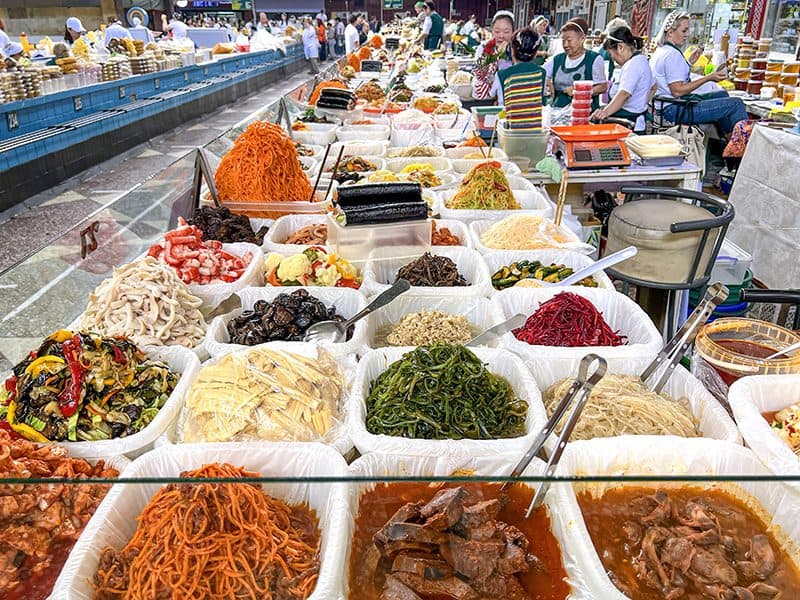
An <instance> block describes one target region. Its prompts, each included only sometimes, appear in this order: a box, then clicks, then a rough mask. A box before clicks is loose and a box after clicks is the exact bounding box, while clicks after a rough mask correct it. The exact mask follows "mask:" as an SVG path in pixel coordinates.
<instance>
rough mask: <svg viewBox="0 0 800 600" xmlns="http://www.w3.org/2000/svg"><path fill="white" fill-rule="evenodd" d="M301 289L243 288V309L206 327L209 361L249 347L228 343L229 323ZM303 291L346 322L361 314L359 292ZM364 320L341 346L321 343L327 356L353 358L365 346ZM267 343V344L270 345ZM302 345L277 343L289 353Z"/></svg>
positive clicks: (361, 305) (332, 289)
mask: <svg viewBox="0 0 800 600" xmlns="http://www.w3.org/2000/svg"><path fill="white" fill-rule="evenodd" d="M298 289H301V288H296V287H271V286H268V287H258V288H246V289H244V290H242V291H241V292H239V294H238V295H239V297H240V298H241V299H242V308H237V309H236V310H234V311H231V312H229V313H226V314H224V315H220V316H218V317H214V320H212V321H211V324H210V325H209V326H208V331H207V332H206V338H205V347H206V350H207V351H208V353H209V354H210V355H211V357H212V358H216V357H218V356H224V355H226V354H228V353H230V352H232V351H235V350H244V349H245V348H250V347H251V346H245V345H242V344H235V343H232V342H231V341H230V336H229V335H228V323H229V322H230V320H231V319H233V318H234V317H238V316H239V315H241V314H242V312H243V311H246V310H253V305H255V303H256V302H257V301H259V300H266V301H267V302H272V301H274V300H275V298H277V297H278V296H280V295H281V294H291V293H292V292H294V291H296V290H298ZM302 289H305V290H306V291H307V292H308V294H309V295H310V296H311V297H313V298H316V299H317V300H320V301H321V302H322V303H324V304H325V306H327V307H329V308H330V307H335V308H336V312H337V313H338V314H340V315H341V316H343V317H344V318H345V319H349V318H350V317H352V316H354V315H355V314H356V313H358V312H360V311H361V310H362V309H363V308H364V307H365V306H366V305H367V300H366V298H365V297H364V295H363V294H362V293H361V292H359V291H358V290H353V289H350V288H337V287H331V288H324V287H308V288H302ZM366 331H367V320H366V319H362V320H361V321H359V322H358V323H356V324H355V326H354V329H353V336H352V337H351V338H350V339H349V340H348V341H344V342H338V343H323V344H321V345H322V346H323V347H324V348H325V349H326V350H327V351H328V352H330V353H331V355H332V356H334V357H337V358H338V357H346V356H350V355H353V354H355V353H356V352H357V351H358V350H359V348H361V347H362V346H363V345H364V344H365V343H366ZM269 343H270V342H267V344H269ZM298 344H303V345H305V344H306V342H280V345H281V348H283V349H286V350H288V351H289V352H291V351H292V350H291V348H292V347H293V346H295V345H298Z"/></svg>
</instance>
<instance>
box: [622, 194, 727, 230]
mask: <svg viewBox="0 0 800 600" xmlns="http://www.w3.org/2000/svg"><path fill="white" fill-rule="evenodd" d="M713 216H714V215H713V214H712V213H711V212H709V211H708V210H706V209H705V208H702V207H700V206H695V205H694V204H686V203H685V202H679V201H676V200H662V199H645V200H636V201H634V202H626V203H625V204H623V205H621V206H618V207H616V208H615V209H614V210H613V211H612V213H611V217H610V222H611V221H618V223H619V224H624V225H625V226H626V227H624V228H625V229H628V230H629V231H630V230H635V231H641V232H642V233H643V234H644V235H645V236H647V237H650V236H652V235H653V234H655V233H663V234H670V230H669V226H670V225H672V224H673V223H681V222H683V221H698V220H701V219H710V218H713ZM610 222H609V225H610Z"/></svg>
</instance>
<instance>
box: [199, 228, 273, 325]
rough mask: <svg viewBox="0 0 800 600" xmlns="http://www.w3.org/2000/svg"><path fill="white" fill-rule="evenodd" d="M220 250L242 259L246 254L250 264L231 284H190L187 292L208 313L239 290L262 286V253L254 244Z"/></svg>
mask: <svg viewBox="0 0 800 600" xmlns="http://www.w3.org/2000/svg"><path fill="white" fill-rule="evenodd" d="M222 249H223V250H224V251H225V252H229V253H230V254H233V255H235V256H239V257H244V256H246V255H247V254H248V253H249V254H250V255H251V258H250V262H249V263H248V264H247V268H246V269H245V271H244V273H242V276H241V277H239V279H237V280H236V281H233V282H231V283H207V284H205V285H200V284H196V283H192V284H190V285H189V291H190V292H191V293H192V294H194V295H195V296H197V297H198V298H200V299H201V300H202V301H203V309H204V310H206V311H210V310H212V309H214V308H216V307H217V306H219V305H220V304H222V303H223V302H225V300H227V299H228V298H230V297H231V296H233V295H234V294H235V293H236V292H238V291H239V290H243V289H244V288H246V287H251V286H256V285H264V272H263V271H264V270H263V267H262V263H263V256H264V253H263V252H262V251H261V248H259V247H258V246H256V245H255V244H248V243H246V242H236V243H234V244H222Z"/></svg>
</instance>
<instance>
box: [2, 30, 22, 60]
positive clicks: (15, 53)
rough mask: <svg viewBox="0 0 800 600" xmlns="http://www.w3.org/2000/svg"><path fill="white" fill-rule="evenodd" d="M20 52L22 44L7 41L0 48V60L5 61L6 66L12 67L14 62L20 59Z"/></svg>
mask: <svg viewBox="0 0 800 600" xmlns="http://www.w3.org/2000/svg"><path fill="white" fill-rule="evenodd" d="M0 33H2V32H0ZM6 37H8V36H6ZM22 52H23V48H22V44H18V43H17V42H11V41H9V42H8V43H7V44H5V45H3V46H0V59H2V60H5V62H6V65H8V66H13V65H14V63H15V62H16V60H17V59H18V58H21V57H22Z"/></svg>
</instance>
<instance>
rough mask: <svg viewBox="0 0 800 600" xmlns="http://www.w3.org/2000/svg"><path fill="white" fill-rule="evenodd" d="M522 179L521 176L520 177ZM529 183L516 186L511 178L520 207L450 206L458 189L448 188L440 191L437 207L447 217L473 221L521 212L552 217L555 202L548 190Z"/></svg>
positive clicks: (512, 187)
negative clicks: (470, 207)
mask: <svg viewBox="0 0 800 600" xmlns="http://www.w3.org/2000/svg"><path fill="white" fill-rule="evenodd" d="M518 179H521V178H518ZM526 183H527V184H528V185H525V186H522V187H514V186H515V185H517V184H518V182H517V181H514V180H510V179H509V184H511V192H512V193H513V194H514V199H515V200H516V201H517V203H518V204H519V205H520V208H519V209H511V210H480V209H460V208H448V207H447V203H448V202H449V201H450V200H451V199H452V198H453V196H455V195H456V193H458V189H453V188H450V189H446V190H441V191H440V192H439V198H440V202H439V204H438V205H437V209H438V212H439V214H440V215H442V217H444V218H445V219H457V220H460V221H465V222H471V221H475V220H484V219H486V220H489V219H491V220H492V221H495V220H497V221H499V220H500V219H503V218H505V217H507V216H509V215H514V214H519V213H521V212H523V211H524V212H525V213H529V214H534V215H537V216H540V217H543V218H548V219H549V218H552V217H553V215H554V214H555V210H556V207H555V204H553V203H552V202H551V201H550V198H549V197H548V196H547V192H544V191H543V190H540V189H539V188H537V187H535V186H534V185H533V184H532V183H530V182H526Z"/></svg>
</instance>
